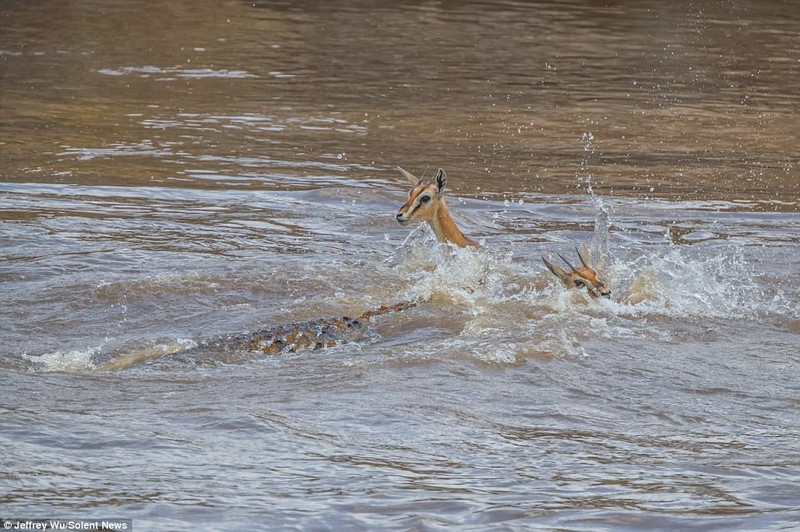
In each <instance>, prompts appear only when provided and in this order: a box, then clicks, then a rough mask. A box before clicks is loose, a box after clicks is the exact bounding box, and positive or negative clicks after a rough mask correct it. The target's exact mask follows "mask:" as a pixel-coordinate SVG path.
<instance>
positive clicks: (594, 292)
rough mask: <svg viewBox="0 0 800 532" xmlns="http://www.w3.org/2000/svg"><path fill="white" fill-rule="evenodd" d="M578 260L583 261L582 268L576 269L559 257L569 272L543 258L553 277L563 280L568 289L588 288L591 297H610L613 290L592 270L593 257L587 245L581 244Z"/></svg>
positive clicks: (578, 250)
mask: <svg viewBox="0 0 800 532" xmlns="http://www.w3.org/2000/svg"><path fill="white" fill-rule="evenodd" d="M577 252H578V258H579V259H580V261H581V266H578V267H575V266H573V265H572V264H570V262H569V261H568V260H567V259H565V258H564V257H562V256H561V255H559V257H561V260H563V261H564V262H565V263H566V264H567V266H569V271H567V270H565V269H564V268H562V267H561V266H559V265H558V264H554V263H552V262H550V261H549V260H547V259H546V258H544V257H542V260H543V261H544V264H545V266H547V269H548V270H550V271H551V272H553V275H555V276H556V277H558V278H559V279H561V282H562V283H564V286H565V287H567V288H586V289H587V290H588V292H589V295H590V296H591V297H598V296H603V297H610V296H611V290H610V289H609V288H608V287H607V285H606V283H605V282H604V281H603V280H602V278H601V277H600V275H598V273H597V271H595V269H594V268H592V256H591V253H590V252H589V248H588V247H586V244H581V245H580V246H579V247H578V249H577Z"/></svg>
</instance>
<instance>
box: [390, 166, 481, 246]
mask: <svg viewBox="0 0 800 532" xmlns="http://www.w3.org/2000/svg"><path fill="white" fill-rule="evenodd" d="M398 169H399V170H400V172H402V174H403V175H404V176H405V177H406V178H407V179H408V180H409V181H410V182H411V184H412V185H413V188H412V189H411V191H410V192H409V193H408V200H407V201H406V202H405V204H403V206H402V207H400V210H399V211H397V221H398V222H399V223H400V224H401V225H406V224H408V223H412V222H427V223H428V224H429V225H430V226H431V229H433V233H434V234H435V235H436V239H437V240H439V242H451V243H453V244H455V245H456V246H459V247H462V248H463V247H478V243H477V242H475V241H474V240H472V239H471V238H468V237H466V236H464V234H463V233H462V232H461V230H460V229H459V228H458V226H456V223H455V222H454V221H453V219H452V218H451V217H450V212H449V211H448V210H447V204H446V203H445V200H444V188H445V185H446V183H447V175H446V174H445V173H444V170H442V169H441V168H440V169H439V170H438V171H437V172H436V174H435V175H434V176H433V179H432V180H431V181H422V179H420V178H418V177H417V176H415V175H414V174H411V173H410V172H406V171H405V170H403V169H402V168H400V167H399V166H398ZM426 199H427V201H426Z"/></svg>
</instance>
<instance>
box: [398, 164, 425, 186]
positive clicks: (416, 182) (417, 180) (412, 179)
mask: <svg viewBox="0 0 800 532" xmlns="http://www.w3.org/2000/svg"><path fill="white" fill-rule="evenodd" d="M397 169H398V170H400V173H401V174H403V175H404V176H405V178H406V179H408V181H409V182H410V183H411V184H412V185H414V186H417V185H419V184H420V182H422V179H420V178H418V177H417V176H415V175H414V174H412V173H411V172H406V171H405V170H403V169H402V168H400V167H399V166H398V167H397Z"/></svg>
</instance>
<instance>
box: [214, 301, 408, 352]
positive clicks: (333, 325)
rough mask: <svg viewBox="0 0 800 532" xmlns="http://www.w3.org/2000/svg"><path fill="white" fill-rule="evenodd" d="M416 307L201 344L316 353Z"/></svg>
mask: <svg viewBox="0 0 800 532" xmlns="http://www.w3.org/2000/svg"><path fill="white" fill-rule="evenodd" d="M415 305H416V303H413V302H410V301H404V302H401V303H398V304H396V305H393V306H391V307H388V306H382V307H380V308H377V309H374V310H369V311H367V312H364V313H363V314H361V315H360V316H358V317H357V318H349V317H347V316H345V317H341V318H324V319H318V320H310V321H301V322H296V323H287V324H282V325H276V326H273V327H268V328H266V329H262V330H260V331H257V332H255V333H250V334H243V335H238V336H233V337H229V338H224V339H219V340H215V341H211V342H206V343H204V346H205V347H222V348H224V349H228V350H235V351H248V352H262V353H265V354H267V355H277V354H279V353H294V352H297V351H304V350H316V349H322V348H324V347H333V346H336V345H340V344H346V343H349V342H353V341H356V340H358V339H360V338H362V337H363V336H364V335H365V334H366V333H367V325H368V323H369V321H370V320H372V319H373V318H375V317H378V316H382V315H384V314H389V313H393V312H402V311H404V310H406V309H408V308H411V307H413V306H415Z"/></svg>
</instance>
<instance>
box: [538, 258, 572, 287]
mask: <svg viewBox="0 0 800 532" xmlns="http://www.w3.org/2000/svg"><path fill="white" fill-rule="evenodd" d="M542 261H543V262H544V265H545V266H547V269H548V270H550V271H551V272H553V275H555V276H556V277H558V278H559V279H561V281H563V282H566V280H567V276H568V275H569V274H568V273H567V272H566V271H564V268H562V267H561V266H559V265H558V264H553V263H552V262H550V261H549V260H547V259H546V258H544V257H542Z"/></svg>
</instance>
